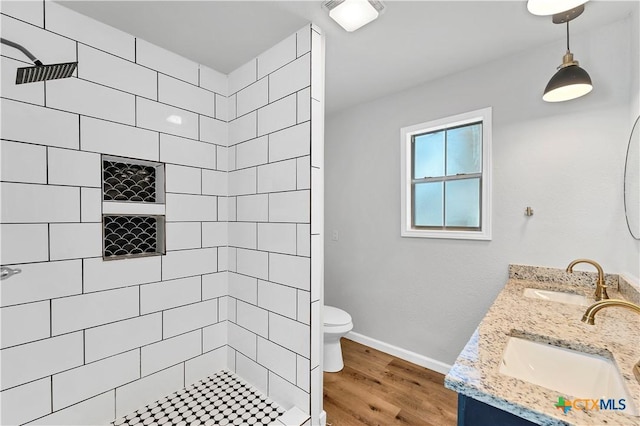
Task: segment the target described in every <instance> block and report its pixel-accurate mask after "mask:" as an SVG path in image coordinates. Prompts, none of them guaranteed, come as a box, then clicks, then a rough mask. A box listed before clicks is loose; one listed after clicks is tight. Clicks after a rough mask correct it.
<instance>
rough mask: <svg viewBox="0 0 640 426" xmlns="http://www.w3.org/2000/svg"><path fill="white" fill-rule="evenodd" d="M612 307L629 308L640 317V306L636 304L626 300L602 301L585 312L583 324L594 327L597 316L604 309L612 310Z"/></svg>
mask: <svg viewBox="0 0 640 426" xmlns="http://www.w3.org/2000/svg"><path fill="white" fill-rule="evenodd" d="M611 306H619V307H621V308H627V309H630V310H632V311H634V312H635V313H637V314H638V315H640V306H638V305H636V304H635V303H631V302H627V301H626V300H620V299H607V300H600V301H599V302H596V303H594V304H593V305H591V306H589V307H588V308H587V310H586V311H584V315H583V316H582V322H586V323H587V324H590V325H593V324H595V317H596V314H597V313H598V312H599V311H600V310H601V309H604V308H610V307H611Z"/></svg>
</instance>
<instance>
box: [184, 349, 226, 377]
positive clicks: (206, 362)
mask: <svg viewBox="0 0 640 426" xmlns="http://www.w3.org/2000/svg"><path fill="white" fill-rule="evenodd" d="M226 368H227V348H226V347H222V348H218V349H216V350H213V351H210V352H207V353H204V354H202V355H200V356H197V357H195V358H193V359H190V360H188V361H187V362H185V363H184V382H185V383H187V384H190V383H195V382H197V381H199V380H202V379H204V378H205V377H209V376H212V375H213V374H215V373H217V372H219V371H221V370H225V369H226Z"/></svg>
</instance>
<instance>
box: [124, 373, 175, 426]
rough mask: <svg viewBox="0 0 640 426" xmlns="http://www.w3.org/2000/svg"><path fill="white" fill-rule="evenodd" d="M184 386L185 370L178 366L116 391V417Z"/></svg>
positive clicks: (129, 412)
mask: <svg viewBox="0 0 640 426" xmlns="http://www.w3.org/2000/svg"><path fill="white" fill-rule="evenodd" d="M183 386H184V368H183V367H182V366H181V365H176V366H173V367H170V368H167V369H166V370H161V371H158V372H157V373H155V374H151V375H149V376H146V377H143V378H141V379H140V380H136V381H135V382H131V383H128V384H126V385H124V386H120V387H118V388H117V389H116V404H115V405H116V417H123V416H126V415H128V414H131V413H132V412H133V411H134V410H136V409H138V408H140V407H143V406H145V405H147V404H150V403H152V402H154V401H157V400H158V399H160V398H162V397H164V396H166V395H170V394H171V393H173V392H175V391H176V390H177V389H181V388H182V387H183Z"/></svg>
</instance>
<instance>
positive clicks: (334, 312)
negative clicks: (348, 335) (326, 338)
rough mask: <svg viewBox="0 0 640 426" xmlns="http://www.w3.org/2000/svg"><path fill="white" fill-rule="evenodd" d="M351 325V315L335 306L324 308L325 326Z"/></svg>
mask: <svg viewBox="0 0 640 426" xmlns="http://www.w3.org/2000/svg"><path fill="white" fill-rule="evenodd" d="M347 324H351V315H349V314H348V313H347V312H345V311H343V310H342V309H339V308H336V307H334V306H327V305H325V306H324V326H325V327H339V326H342V325H347Z"/></svg>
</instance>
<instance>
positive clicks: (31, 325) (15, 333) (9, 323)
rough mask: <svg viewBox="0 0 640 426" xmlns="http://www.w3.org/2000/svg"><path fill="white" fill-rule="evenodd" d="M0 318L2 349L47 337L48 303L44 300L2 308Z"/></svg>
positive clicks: (48, 325)
mask: <svg viewBox="0 0 640 426" xmlns="http://www.w3.org/2000/svg"><path fill="white" fill-rule="evenodd" d="M3 284H4V283H3ZM0 318H1V320H2V321H1V322H0V324H1V325H2V334H1V335H0V340H1V342H2V348H6V347H9V346H15V345H19V344H21V343H27V342H33V341H34V340H39V339H44V338H47V337H49V330H50V328H49V327H50V324H49V302H48V301H46V300H45V301H42V302H35V303H27V304H24V305H17V306H10V307H7V308H2V309H0Z"/></svg>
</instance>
